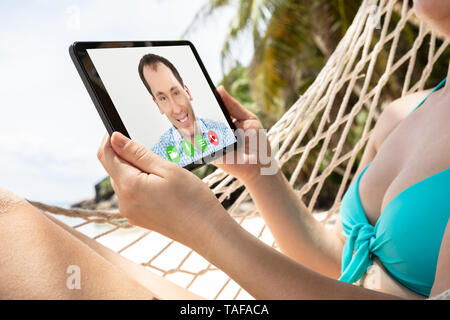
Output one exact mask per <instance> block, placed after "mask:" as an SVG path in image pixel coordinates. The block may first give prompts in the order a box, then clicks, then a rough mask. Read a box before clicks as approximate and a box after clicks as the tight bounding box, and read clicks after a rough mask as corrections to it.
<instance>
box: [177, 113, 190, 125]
mask: <svg viewBox="0 0 450 320" xmlns="http://www.w3.org/2000/svg"><path fill="white" fill-rule="evenodd" d="M175 119H176V120H177V121H178V122H180V123H184V122H186V121H188V119H189V114H188V113H186V114H184V115H182V116H181V117H177V118H175Z"/></svg>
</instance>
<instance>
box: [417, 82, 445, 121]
mask: <svg viewBox="0 0 450 320" xmlns="http://www.w3.org/2000/svg"><path fill="white" fill-rule="evenodd" d="M446 81H447V78H445V79H444V80H442V81H441V82H440V83H439V84H438V85H437V86H436V87H435V88H434V89H433V90H432V91H431V92H430V93H429V94H428V95H427V96H426V97H425V99H423V100H422V102H421V103H419V105H418V106H417V107H415V108H414V109H413V110H412V111H411V112H410V113H409V114H411V113H413V112H414V111H416V109H417V108H419V107H420V106H421V105H423V103H424V102H425V101H426V100H427V99H428V98H429V97H430V96H431V95H432V94H433V93H434V92H435V91H437V90H439V89H440V88H442V87H443V86H444V85H445V82H446Z"/></svg>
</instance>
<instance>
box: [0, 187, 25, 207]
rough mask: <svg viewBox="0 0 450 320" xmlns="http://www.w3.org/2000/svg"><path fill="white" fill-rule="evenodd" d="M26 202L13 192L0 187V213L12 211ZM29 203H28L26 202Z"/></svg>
mask: <svg viewBox="0 0 450 320" xmlns="http://www.w3.org/2000/svg"><path fill="white" fill-rule="evenodd" d="M27 204H28V202H27V201H26V200H25V199H23V198H21V197H19V196H18V195H16V194H15V193H13V192H11V191H9V190H7V189H4V188H2V187H0V214H4V213H7V212H12V211H14V210H15V209H17V208H18V207H20V206H26V205H27ZM28 205H29V204H28Z"/></svg>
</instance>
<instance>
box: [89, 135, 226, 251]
mask: <svg viewBox="0 0 450 320" xmlns="http://www.w3.org/2000/svg"><path fill="white" fill-rule="evenodd" d="M97 156H98V159H99V160H100V162H101V163H102V165H103V167H104V168H105V170H106V171H107V172H108V174H109V175H110V177H111V183H112V186H113V188H114V191H115V193H116V195H117V197H118V199H119V210H120V214H121V215H122V216H124V217H126V218H127V219H128V221H129V222H130V223H131V224H133V225H137V226H141V227H144V228H147V229H151V230H154V231H156V232H159V233H161V234H163V235H165V236H168V237H170V238H172V239H174V240H176V241H179V242H181V243H183V244H185V245H187V246H189V247H191V248H193V249H194V250H197V246H199V245H202V244H203V245H204V244H205V243H208V242H209V241H210V240H211V236H212V235H213V233H214V232H215V229H214V228H215V227H216V226H217V224H218V223H219V221H220V220H221V219H223V218H224V217H228V218H229V215H228V214H227V213H226V211H225V209H224V208H223V207H222V206H221V204H220V203H219V201H218V200H217V198H216V197H215V196H214V194H213V193H212V192H211V190H210V189H209V188H208V186H207V185H206V184H205V183H204V182H202V181H201V180H200V179H199V178H197V176H195V175H194V174H193V173H191V172H189V171H187V170H185V169H183V168H181V167H179V166H178V165H176V164H174V163H172V162H170V161H168V160H165V159H163V158H161V157H159V156H158V155H156V154H154V153H152V152H151V151H150V150H148V149H146V148H145V147H143V146H141V145H139V144H137V143H135V142H134V141H132V140H130V139H128V138H127V137H125V136H124V135H122V134H121V133H118V132H115V133H114V134H113V135H112V137H111V139H110V137H109V136H108V135H106V136H105V137H104V139H103V141H102V144H101V146H100V148H99V150H98V154H97Z"/></svg>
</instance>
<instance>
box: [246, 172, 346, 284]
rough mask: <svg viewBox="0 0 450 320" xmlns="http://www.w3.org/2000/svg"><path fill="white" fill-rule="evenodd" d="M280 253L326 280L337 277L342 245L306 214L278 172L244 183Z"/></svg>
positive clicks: (302, 204)
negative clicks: (325, 276)
mask: <svg viewBox="0 0 450 320" xmlns="http://www.w3.org/2000/svg"><path fill="white" fill-rule="evenodd" d="M246 186H247V188H248V189H249V191H250V194H251V195H252V198H253V200H254V202H255V204H256V206H257V208H258V209H259V211H260V213H261V215H262V217H263V218H264V220H265V222H266V224H267V226H268V227H269V229H270V231H271V232H272V234H273V236H274V238H275V241H276V242H277V244H278V246H279V247H280V249H281V251H282V252H284V253H285V254H286V255H288V256H289V257H291V258H293V259H294V260H296V261H298V262H300V263H301V264H303V265H305V266H307V267H308V268H311V269H313V270H315V271H317V272H320V273H322V274H324V275H327V276H329V277H333V278H337V277H339V275H340V267H341V253H342V246H343V244H342V242H341V241H340V240H339V238H338V237H337V236H336V235H335V234H334V233H333V232H332V231H330V230H328V229H326V228H325V227H324V226H323V225H322V224H321V223H320V222H318V221H317V220H316V219H315V218H314V217H313V216H312V215H311V213H310V212H309V210H308V208H307V207H306V206H305V205H304V203H303V202H302V201H301V200H300V199H299V197H298V196H297V194H296V193H295V191H294V189H293V188H292V186H291V185H290V184H289V183H288V181H287V180H286V178H285V177H284V175H283V174H282V173H281V171H280V170H278V172H277V173H276V174H275V175H259V176H257V177H256V178H254V179H253V180H251V181H249V182H247V183H246Z"/></svg>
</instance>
